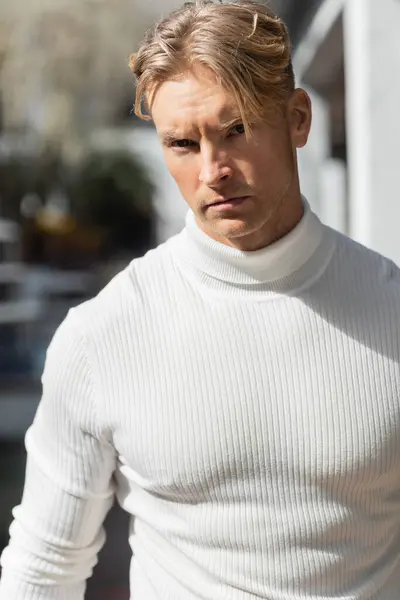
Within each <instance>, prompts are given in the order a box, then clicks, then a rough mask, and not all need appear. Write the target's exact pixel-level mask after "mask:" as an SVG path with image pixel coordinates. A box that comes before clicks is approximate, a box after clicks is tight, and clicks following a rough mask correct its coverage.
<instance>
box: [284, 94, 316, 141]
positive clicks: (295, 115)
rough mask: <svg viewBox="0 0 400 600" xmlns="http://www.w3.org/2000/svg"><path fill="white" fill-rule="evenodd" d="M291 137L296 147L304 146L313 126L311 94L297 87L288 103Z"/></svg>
mask: <svg viewBox="0 0 400 600" xmlns="http://www.w3.org/2000/svg"><path fill="white" fill-rule="evenodd" d="M288 120H289V127H290V137H291V139H292V145H293V147H294V148H303V147H304V146H305V145H306V143H307V140H308V135H309V133H310V128H311V120H312V108H311V100H310V96H309V95H308V94H307V92H305V91H304V90H302V89H300V88H299V89H296V90H295V91H294V92H293V94H292V97H291V98H290V100H289V104H288Z"/></svg>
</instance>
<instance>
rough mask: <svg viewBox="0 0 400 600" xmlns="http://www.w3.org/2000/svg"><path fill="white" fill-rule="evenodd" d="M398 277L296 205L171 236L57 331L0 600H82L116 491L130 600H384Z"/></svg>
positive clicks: (395, 524)
mask: <svg viewBox="0 0 400 600" xmlns="http://www.w3.org/2000/svg"><path fill="white" fill-rule="evenodd" d="M399 315H400V273H399V271H398V269H397V268H396V267H394V266H393V264H392V263H391V262H390V261H388V260H386V259H384V258H382V257H381V256H379V255H377V254H375V253H373V252H371V251H369V250H367V249H365V248H363V247H361V246H359V245H357V244H356V243H354V242H352V241H350V240H349V239H347V238H345V237H343V236H341V235H339V234H338V233H335V232H333V231H332V230H330V229H328V228H326V227H325V226H323V225H322V224H321V223H320V222H319V221H318V219H317V218H316V217H315V216H314V215H313V214H312V213H311V212H310V210H309V209H307V210H306V213H305V215H304V217H303V219H302V221H301V222H300V223H299V225H298V226H297V227H296V229H295V230H294V231H292V232H291V233H290V234H289V235H288V236H287V237H285V238H284V239H282V240H280V241H279V242H277V243H276V244H274V245H272V246H270V247H268V248H266V249H264V250H261V251H258V252H255V253H243V252H239V251H237V250H234V249H232V248H229V247H226V246H223V245H222V244H219V243H217V242H215V241H213V240H211V239H209V238H208V237H207V236H206V235H205V234H204V233H203V232H202V231H201V230H200V229H198V227H197V225H196V223H195V221H194V218H193V215H191V214H190V213H189V216H188V221H187V225H186V228H185V229H184V231H183V232H182V233H181V234H179V235H178V236H176V237H174V238H172V239H171V240H170V241H169V242H167V243H166V244H164V245H162V246H160V247H159V248H157V249H156V250H153V251H151V252H149V253H148V254H147V255H146V256H145V257H143V258H141V259H138V260H134V261H133V262H132V263H131V264H130V266H129V267H128V268H127V269H126V270H124V271H123V272H122V273H120V274H119V275H118V276H117V277H116V278H115V279H114V280H113V281H112V282H111V283H110V284H109V285H108V286H107V287H106V288H105V289H104V290H103V291H102V292H101V293H100V294H99V295H98V296H97V297H96V298H94V299H93V300H91V301H89V302H87V303H85V304H84V305H81V306H80V307H78V308H76V309H74V310H72V311H71V312H70V314H69V316H68V317H67V319H66V320H65V321H64V323H63V324H62V325H61V326H60V328H59V330H58V332H57V333H56V335H55V337H54V339H53V341H52V344H51V346H50V348H49V351H48V355H47V362H46V367H45V371H44V375H43V386H44V387H43V398H42V401H41V403H40V407H39V409H38V412H37V415H36V418H35V421H34V424H33V426H32V427H31V428H30V430H29V432H28V434H27V438H26V444H27V450H28V464H27V474H26V484H25V492H24V497H23V500H22V503H21V505H20V506H19V507H18V508H17V509H16V510H15V512H14V516H15V520H14V523H13V525H12V528H11V542H10V545H9V547H8V548H7V549H6V550H5V552H4V554H3V557H2V564H3V567H4V571H3V578H2V581H1V585H0V600H82V599H83V595H84V587H85V584H84V581H85V579H86V578H87V577H89V576H90V574H91V571H92V567H93V565H94V564H95V561H96V554H97V552H98V550H99V548H100V547H101V546H102V544H103V542H104V534H103V532H102V529H101V525H102V523H103V520H104V517H105V515H106V513H107V511H108V510H109V508H110V506H111V503H112V500H113V494H114V492H115V493H116V494H117V497H118V500H119V502H120V504H121V505H122V507H123V508H124V509H125V510H126V511H128V512H129V513H130V514H131V515H132V517H133V518H132V521H131V523H132V524H131V528H130V533H129V535H130V544H131V547H132V550H133V559H132V568H131V593H132V599H133V600H254V599H265V600H301V599H304V600H328V599H329V600H339V599H340V600H398V599H399V597H400V560H399V556H400V401H399V397H400V370H399V339H400V338H399V322H400V316H399Z"/></svg>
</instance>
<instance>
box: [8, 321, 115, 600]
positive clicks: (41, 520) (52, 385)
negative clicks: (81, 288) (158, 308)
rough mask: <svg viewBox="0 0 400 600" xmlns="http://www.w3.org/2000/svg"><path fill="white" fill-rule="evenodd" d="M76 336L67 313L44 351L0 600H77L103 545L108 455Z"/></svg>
mask: <svg viewBox="0 0 400 600" xmlns="http://www.w3.org/2000/svg"><path fill="white" fill-rule="evenodd" d="M81 329H82V328H81V327H80V324H79V321H78V320H77V318H76V317H75V315H74V314H73V311H71V313H70V314H69V315H68V317H67V318H66V320H65V321H64V322H63V323H62V325H61V326H60V327H59V329H58V331H57V332H56V334H55V336H54V338H53V340H52V342H51V344H50V346H49V349H48V352H47V359H46V365H45V369H44V373H43V378H42V382H43V395H42V399H41V402H40V404H39V408H38V411H37V414H36V417H35V420H34V423H33V425H32V427H31V428H30V429H29V431H28V433H27V435H26V448H27V453H28V458H27V468H26V477H25V486H24V493H23V498H22V502H21V505H20V506H18V507H17V508H16V509H14V512H13V516H14V521H13V523H12V525H11V528H10V535H11V539H10V543H9V546H8V547H7V548H6V549H5V550H4V552H3V555H2V558H1V564H2V567H3V572H2V578H1V582H0V600H83V597H84V592H85V587H86V579H87V578H88V577H90V575H91V574H92V569H93V567H94V565H95V564H96V562H97V554H98V552H99V550H100V548H101V547H102V545H103V543H104V541H105V535H104V529H103V522H104V519H105V516H106V514H107V512H108V511H109V509H110V507H111V505H112V503H113V496H114V494H113V484H112V475H113V472H114V468H115V452H114V449H113V447H112V444H111V443H110V441H109V440H108V436H107V433H106V430H105V428H104V426H103V424H102V421H101V416H100V414H99V413H100V412H101V411H99V410H98V403H99V397H98V395H97V394H98V393H99V390H98V389H97V387H99V386H97V381H96V377H95V372H94V371H93V370H92V365H91V364H90V360H89V357H88V356H87V351H86V344H85V340H84V337H83V335H82V331H81Z"/></svg>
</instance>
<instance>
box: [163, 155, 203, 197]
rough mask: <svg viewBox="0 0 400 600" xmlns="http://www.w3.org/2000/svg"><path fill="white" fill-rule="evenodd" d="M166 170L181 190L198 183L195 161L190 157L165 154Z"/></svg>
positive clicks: (191, 187)
mask: <svg viewBox="0 0 400 600" xmlns="http://www.w3.org/2000/svg"><path fill="white" fill-rule="evenodd" d="M165 163H166V165H167V168H168V171H169V172H170V174H171V176H172V177H173V179H174V180H175V182H176V184H177V185H178V187H179V188H180V189H181V190H193V189H196V187H197V186H198V184H199V174H198V172H197V167H196V162H195V161H193V160H190V157H180V156H165Z"/></svg>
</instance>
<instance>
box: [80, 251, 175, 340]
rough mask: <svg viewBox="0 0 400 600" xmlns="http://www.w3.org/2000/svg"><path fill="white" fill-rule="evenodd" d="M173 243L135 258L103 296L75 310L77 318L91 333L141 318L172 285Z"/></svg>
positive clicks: (110, 283)
mask: <svg viewBox="0 0 400 600" xmlns="http://www.w3.org/2000/svg"><path fill="white" fill-rule="evenodd" d="M169 245H170V244H169V241H168V242H166V243H163V244H160V245H159V246H157V247H156V248H154V249H151V250H149V251H148V252H147V253H146V254H145V255H144V256H141V257H139V258H135V259H134V260H132V261H131V262H130V263H129V264H128V265H127V266H126V267H125V268H123V269H122V270H121V271H120V272H118V273H117V274H116V275H115V276H113V277H112V279H111V280H110V281H109V282H108V283H107V284H106V285H105V286H104V287H103V288H102V289H101V290H100V291H99V293H98V294H97V295H96V296H94V297H93V298H91V299H90V300H87V301H86V302H84V303H82V304H80V305H79V306H77V307H75V308H74V309H73V312H74V314H75V317H76V318H77V320H78V321H80V322H81V323H82V324H83V326H84V327H85V329H89V330H91V331H96V330H102V329H104V328H105V327H106V328H109V327H114V326H115V325H116V324H122V323H123V322H126V320H127V319H134V318H140V314H141V313H143V311H144V310H148V309H149V307H150V306H151V304H152V302H153V301H154V299H155V298H157V296H159V293H160V292H161V291H162V290H164V291H165V286H167V285H168V282H169V279H170V275H171V269H172V268H173V266H172V261H171V257H170V251H169Z"/></svg>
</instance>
